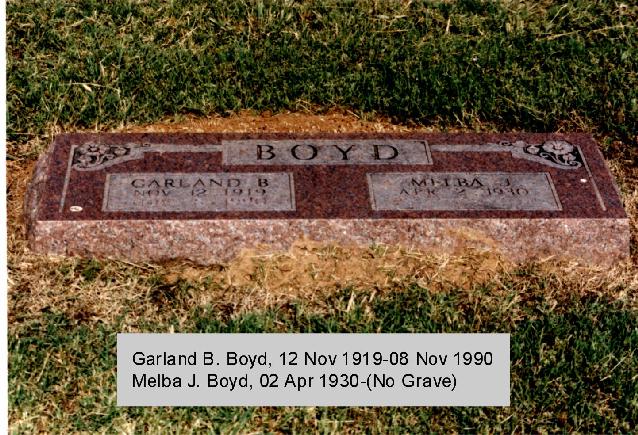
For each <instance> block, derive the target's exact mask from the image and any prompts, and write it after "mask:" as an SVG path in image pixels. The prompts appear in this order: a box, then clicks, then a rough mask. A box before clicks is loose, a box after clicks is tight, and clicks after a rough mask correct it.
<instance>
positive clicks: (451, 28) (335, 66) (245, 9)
mask: <svg viewBox="0 0 638 435" xmlns="http://www.w3.org/2000/svg"><path fill="white" fill-rule="evenodd" d="M7 17H8V22H7V46H8V48H7V53H8V54H7V59H8V83H7V86H8V88H7V92H8V108H7V109H8V125H7V129H8V133H9V138H10V139H11V140H17V141H21V140H24V139H26V138H29V137H32V135H38V134H42V133H43V132H46V131H47V129H48V128H50V127H51V126H52V125H60V126H62V127H63V128H64V129H73V128H94V127H95V126H98V127H99V128H105V127H111V126H116V125H119V124H120V123H140V122H150V121H155V120H158V119H161V118H164V117H168V116H174V115H181V114H196V115H207V114H213V113H231V112H235V111H238V110H241V109H254V110H257V111H262V110H269V111H279V110H285V109H297V110H298V109H304V108H308V107H312V108H313V110H319V111H320V110H324V109H325V108H330V107H344V108H349V109H351V110H354V111H357V112H359V113H363V114H367V113H378V114H384V115H389V116H391V117H392V118H394V119H396V120H399V121H404V122H408V121H409V122H417V123H422V124H428V123H437V124H438V125H440V126H443V127H445V126H453V127H458V126H470V127H471V126H477V125H480V123H488V124H489V125H493V126H496V127H498V128H501V129H511V128H520V129H526V130H531V131H553V130H556V129H558V128H559V127H565V126H567V127H568V128H572V129H575V128H577V129H583V128H584V129H592V130H595V131H598V132H601V133H605V134H611V135H612V136H614V137H617V138H621V139H624V140H629V141H634V143H635V140H636V138H635V136H636V134H638V30H637V26H638V6H636V4H635V2H631V1H627V2H624V3H621V2H617V1H596V2H594V1H591V0H576V1H570V2H568V3H565V2H551V1H546V2H542V3H538V2H524V3H519V2H491V1H479V0H462V1H455V2H443V1H413V2H389V1H388V2H385V1H381V2H379V1H372V0H370V1H352V0H350V1H335V0H331V1H329V0H312V1H305V2H295V1H291V0H286V1H229V2H209V1H192V2H182V1H171V2H164V1H153V0H151V1H140V2H138V1H123V0H115V1H109V2H103V1H92V0H84V1H71V2H69V1H61V0H49V1H28V0H25V1H22V0H21V1H10V2H9V3H8V6H7Z"/></svg>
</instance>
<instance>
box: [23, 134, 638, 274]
mask: <svg viewBox="0 0 638 435" xmlns="http://www.w3.org/2000/svg"><path fill="white" fill-rule="evenodd" d="M249 139H259V140H260V142H259V143H264V144H268V141H269V140H270V141H276V140H283V139H287V140H290V139H322V140H325V139H333V140H336V141H341V142H339V143H340V144H344V143H347V142H343V140H354V139H357V140H366V139H377V140H381V139H383V142H380V143H384V144H391V143H392V140H405V141H416V143H422V144H425V146H426V147H427V156H426V154H425V152H424V154H423V158H421V157H419V156H418V155H417V154H415V155H416V156H417V157H415V158H412V159H411V160H410V161H409V162H408V163H402V164H379V162H374V163H375V164H371V163H370V162H368V161H364V162H363V163H358V162H357V163H355V164H340V163H342V162H340V161H337V160H334V161H330V160H324V161H322V163H316V162H315V163H314V164H310V165H304V164H298V163H296V164H292V165H283V164H277V163H274V164H268V162H263V161H260V162H256V161H255V162H252V164H244V163H242V164H235V163H233V164H224V163H223V161H224V160H223V159H222V149H224V146H226V147H228V146H230V144H231V142H227V144H226V145H224V141H230V140H249ZM261 141H263V142H261ZM304 143H306V144H307V143H308V142H304ZM326 146H329V145H326ZM340 146H341V147H342V150H345V149H347V148H346V147H345V145H340ZM318 150H319V152H324V150H323V149H322V148H318ZM302 151H303V152H305V154H302ZM224 152H229V151H228V148H226V150H225V151H224ZM375 152H376V153H377V155H380V156H381V157H384V156H391V154H389V152H391V149H390V148H385V149H381V151H379V150H372V148H371V151H370V154H369V156H368V157H364V158H362V159H368V160H370V161H372V160H373V159H374V156H375V154H374V153H375ZM419 152H421V151H419ZM312 153H313V150H312V149H311V148H305V149H302V148H300V149H299V156H300V157H302V158H308V157H312ZM382 153H385V154H382ZM361 155H364V154H361ZM341 156H343V151H334V156H332V157H330V158H333V159H337V158H341ZM227 161H232V162H235V160H232V159H230V160H227ZM243 161H245V160H242V162H243ZM326 161H328V162H329V163H324V162H326ZM414 161H418V162H421V163H419V164H414ZM248 163H251V162H248ZM379 172H382V173H393V172H396V173H406V174H408V173H409V174H415V173H418V174H422V175H423V176H424V177H427V175H428V174H430V173H438V174H441V173H460V172H465V173H468V174H474V173H476V174H481V173H499V174H504V176H507V174H508V173H519V174H530V173H532V174H533V173H544V174H546V177H547V178H548V179H549V180H550V182H549V185H548V186H545V187H544V190H543V192H545V193H544V194H545V195H546V196H547V195H553V196H554V200H555V201H550V202H552V203H555V204H556V205H554V206H552V207H549V208H547V209H543V210H521V209H520V205H516V206H515V207H514V209H510V210H499V209H495V208H494V204H495V203H496V204H500V202H499V201H496V202H494V201H492V202H490V203H489V204H491V205H489V206H485V207H483V209H480V208H481V207H480V206H479V207H478V209H472V210H453V209H437V210H400V209H397V210H385V209H379V208H375V207H374V205H373V204H372V203H371V193H370V192H371V188H370V186H369V181H368V180H369V179H370V177H369V174H372V173H379ZM139 173H143V174H149V173H172V174H185V173H189V174H193V173H211V174H213V173H214V174H220V173H224V174H230V175H232V174H234V173H252V174H259V173H261V174H263V173H286V174H290V176H289V178H290V180H294V183H293V181H291V182H290V186H289V187H288V186H286V189H290V191H291V192H292V198H289V200H288V202H287V203H286V206H285V207H279V208H277V207H274V208H273V211H267V210H265V209H264V208H263V207H262V208H259V207H258V208H256V210H259V211H246V210H247V209H249V208H250V207H247V206H245V205H242V206H241V207H234V208H233V207H225V206H220V207H215V208H213V209H212V210H213V211H211V208H210V207H209V208H208V209H206V211H198V210H199V209H198V208H190V209H189V207H190V206H189V207H186V209H188V210H189V211H180V212H172V211H157V212H154V211H139V208H137V209H135V210H137V211H121V208H118V211H108V207H105V205H104V204H106V202H105V194H106V192H107V191H108V187H107V188H105V183H106V180H107V179H108V178H109V176H110V177H111V178H113V177H116V176H120V175H116V174H122V175H121V176H124V174H139ZM399 175H400V174H399ZM191 178H192V177H191ZM226 178H228V177H226ZM226 178H225V179H226ZM470 178H471V177H470ZM282 179H283V178H282ZM285 179H288V178H285ZM441 179H442V178H441V177H440V176H438V178H437V183H438V185H437V186H435V187H437V188H442V187H441V183H442V182H441V181H440V180H441ZM530 179H534V178H533V177H532V178H530ZM253 181H254V180H253ZM254 182H255V183H257V181H254ZM140 183H141V182H140ZM255 186H257V184H255ZM255 186H253V187H255ZM450 189H451V187H450ZM482 189H485V188H484V187H482ZM118 192H119V191H118ZM282 192H284V191H282ZM285 192H287V190H285ZM481 192H483V193H484V191H483V190H482V191H481ZM483 193H482V194H483ZM118 194H119V193H118ZM171 194H172V193H171ZM131 195H133V194H132V193H131ZM421 195H422V193H421ZM280 196H282V197H283V196H285V195H284V194H283V193H281V192H280ZM131 198H132V199H131V200H135V198H133V196H131ZM419 198H421V197H419ZM419 198H418V199H417V202H418V201H424V200H423V199H419ZM548 201H549V200H544V203H545V202H548ZM466 202H467V201H466ZM407 203H410V204H411V203H412V202H410V201H408V202H407ZM448 203H449V200H446V202H445V204H448ZM516 204H520V201H518V202H516ZM291 207H292V209H291ZM445 207H448V206H447V205H446V206H445ZM449 207H450V208H454V206H453V205H452V206H449ZM266 208H268V207H266ZM426 208H427V207H426ZM439 208H440V207H439ZM150 209H153V208H150ZM150 209H149V210H150ZM155 209H158V208H155ZM183 209H184V208H183ZM162 210H166V207H164V208H162ZM25 212H26V216H27V236H28V239H29V245H30V247H31V249H33V250H34V251H36V252H40V253H54V254H64V255H82V256H99V257H117V258H127V259H130V260H133V261H162V260H169V259H187V260H191V261H195V262H198V263H202V264H212V263H218V262H224V261H228V260H229V259H231V258H232V257H233V256H235V255H236V254H238V253H239V252H240V251H241V250H242V249H246V248H253V247H257V246H261V247H263V248H264V249H266V250H270V251H272V252H279V251H284V250H286V249H287V248H289V247H290V246H291V245H292V244H293V243H294V242H295V241H296V240H298V239H308V240H313V241H319V242H326V243H339V244H343V245H363V246H367V245H371V244H375V243H376V244H380V243H382V244H391V245H401V246H405V247H407V248H413V249H419V250H423V251H432V252H450V253H453V252H460V251H462V250H463V249H465V248H475V249H491V250H498V251H500V252H502V253H504V254H505V255H507V256H508V257H509V258H512V259H514V260H526V259H531V258H540V257H547V256H557V257H564V258H571V259H578V260H581V261H583V262H587V263H598V264H611V263H614V262H618V261H621V260H623V259H624V258H627V257H628V255H629V222H628V219H627V216H626V214H625V212H624V210H623V208H622V203H621V201H620V198H619V195H618V192H617V189H616V187H615V185H614V182H613V179H612V177H611V175H610V174H609V171H608V169H607V168H606V166H605V163H604V161H603V158H602V155H601V154H600V152H599V150H598V147H597V145H596V143H595V142H594V140H593V139H592V138H591V137H590V136H589V135H584V134H501V135H482V134H454V135H452V134H450V135H448V134H401V135H396V134H394V135H388V134H383V135H372V134H350V135H322V136H303V135H291V134H268V135H254V134H245V135H241V134H228V135H220V134H100V135H96V134H66V135H60V136H58V137H57V138H56V140H55V141H54V143H53V144H52V145H51V147H50V148H49V150H48V151H47V152H46V153H45V154H43V155H42V156H41V158H40V161H39V162H38V165H37V167H36V170H35V173H34V177H33V181H32V183H31V185H30V187H29V190H28V194H27V199H26V202H25Z"/></svg>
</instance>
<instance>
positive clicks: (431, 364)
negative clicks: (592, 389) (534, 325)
mask: <svg viewBox="0 0 638 435" xmlns="http://www.w3.org/2000/svg"><path fill="white" fill-rule="evenodd" d="M509 355H510V335H509V334H118V336H117V403H118V405H119V406H509V403H510V359H509Z"/></svg>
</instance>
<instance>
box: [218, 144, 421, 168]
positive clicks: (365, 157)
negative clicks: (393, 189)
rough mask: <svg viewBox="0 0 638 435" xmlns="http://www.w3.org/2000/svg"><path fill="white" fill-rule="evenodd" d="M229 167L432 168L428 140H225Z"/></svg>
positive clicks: (226, 161)
mask: <svg viewBox="0 0 638 435" xmlns="http://www.w3.org/2000/svg"><path fill="white" fill-rule="evenodd" d="M222 153H223V156H222V157H223V162H224V164H225V165H352V164H366V165H383V164H385V165H430V164H432V158H431V156H430V149H429V146H428V143H427V141H424V140H400V139H364V140H347V139H339V140H332V139H330V140H328V139H299V140H263V139H262V140H224V141H222Z"/></svg>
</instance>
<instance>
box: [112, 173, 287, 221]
mask: <svg viewBox="0 0 638 435" xmlns="http://www.w3.org/2000/svg"><path fill="white" fill-rule="evenodd" d="M102 210H103V211H105V212H109V211H111V212H185V211H202V212H207V211H218V212H223V211H293V210H295V190H294V183H293V177H292V174H290V173H285V172H268V173H246V172H241V173H208V172H207V173H116V174H108V175H107V179H106V185H105V187H104V201H103V203H102Z"/></svg>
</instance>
